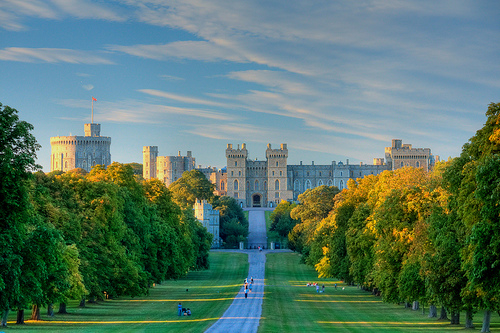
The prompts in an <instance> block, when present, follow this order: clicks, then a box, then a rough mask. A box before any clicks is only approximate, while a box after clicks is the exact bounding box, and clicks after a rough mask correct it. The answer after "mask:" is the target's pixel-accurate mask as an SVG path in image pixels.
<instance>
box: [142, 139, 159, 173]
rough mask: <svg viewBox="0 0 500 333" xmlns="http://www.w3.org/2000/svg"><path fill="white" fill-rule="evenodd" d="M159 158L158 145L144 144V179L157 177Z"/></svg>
mask: <svg viewBox="0 0 500 333" xmlns="http://www.w3.org/2000/svg"><path fill="white" fill-rule="evenodd" d="M157 158H158V147H157V146H144V147H143V148H142V166H143V168H142V177H143V178H144V179H151V178H156V159H157Z"/></svg>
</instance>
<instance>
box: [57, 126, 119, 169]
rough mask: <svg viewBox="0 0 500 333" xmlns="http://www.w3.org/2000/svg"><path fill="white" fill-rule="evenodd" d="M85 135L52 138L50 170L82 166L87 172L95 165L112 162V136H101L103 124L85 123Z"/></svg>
mask: <svg viewBox="0 0 500 333" xmlns="http://www.w3.org/2000/svg"><path fill="white" fill-rule="evenodd" d="M84 130H85V136H76V135H74V136H56V137H51V138H50V146H51V150H52V152H51V155H50V171H55V170H61V171H64V172H66V171H69V170H72V169H75V168H82V169H84V170H86V171H87V172H88V171H90V170H91V169H92V167H93V166H95V165H98V164H100V165H104V166H108V165H110V164H111V153H110V147H111V138H110V137H107V136H101V124H94V123H90V124H85V127H84Z"/></svg>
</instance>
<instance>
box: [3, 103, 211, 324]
mask: <svg viewBox="0 0 500 333" xmlns="http://www.w3.org/2000/svg"><path fill="white" fill-rule="evenodd" d="M17 113H18V112H17V111H16V110H15V109H13V108H10V107H8V106H5V107H3V106H2V105H1V104H0V177H1V182H0V313H1V314H2V324H6V320H7V315H8V312H9V310H17V311H18V322H19V323H22V322H23V320H24V309H27V308H28V307H30V306H33V311H32V318H33V319H37V318H39V314H40V312H39V311H40V307H41V306H48V308H49V313H51V312H52V311H53V310H52V305H53V304H55V303H60V304H61V306H60V312H65V304H66V302H67V301H68V300H69V299H80V300H82V304H81V305H84V304H85V300H90V301H94V300H98V299H104V298H109V297H117V296H121V295H129V296H138V295H142V294H146V293H147V292H148V288H149V287H150V286H151V285H152V284H153V283H161V282H162V281H164V280H165V279H176V278H179V277H181V276H184V275H185V274H186V273H187V272H188V271H189V270H193V269H205V268H208V266H209V261H208V255H209V250H210V247H211V243H212V235H211V234H209V233H208V231H207V230H206V228H204V227H203V226H202V225H201V223H199V222H198V220H196V218H195V217H194V214H193V210H192V207H191V208H189V207H188V206H183V205H182V204H181V198H182V196H181V195H178V194H176V196H175V198H174V196H173V195H172V193H171V191H169V190H168V189H167V188H166V187H165V186H164V184H163V183H162V182H160V181H158V180H151V181H144V180H141V179H140V176H137V175H134V169H133V168H132V166H130V165H123V164H119V163H113V164H112V165H110V166H108V168H107V169H105V168H103V167H100V166H97V167H94V168H93V169H92V171H91V172H90V173H88V174H86V173H85V172H84V171H83V170H81V169H76V170H73V171H72V172H66V173H62V172H52V173H49V174H44V173H43V172H36V171H37V170H38V169H39V168H40V167H39V166H38V165H36V164H35V158H36V151H37V150H38V149H39V145H38V144H37V142H36V140H35V138H34V136H33V135H32V134H31V131H32V130H33V126H32V125H31V124H29V123H27V122H24V121H21V120H20V119H19V117H18V115H17ZM186 193H187V195H191V194H192V193H189V191H188V192H186Z"/></svg>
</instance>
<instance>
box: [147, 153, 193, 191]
mask: <svg viewBox="0 0 500 333" xmlns="http://www.w3.org/2000/svg"><path fill="white" fill-rule="evenodd" d="M142 161H143V163H142V165H143V168H142V176H143V178H144V179H146V180H149V179H152V178H156V179H159V180H161V181H163V182H164V183H165V185H166V186H167V187H168V186H170V184H172V183H173V182H175V181H176V180H177V179H179V178H181V177H182V174H183V173H184V172H185V171H191V170H193V169H194V168H195V158H194V157H193V156H192V154H191V152H190V151H188V152H187V155H186V156H181V152H180V151H179V152H178V154H177V156H158V147H157V146H144V147H143V149H142Z"/></svg>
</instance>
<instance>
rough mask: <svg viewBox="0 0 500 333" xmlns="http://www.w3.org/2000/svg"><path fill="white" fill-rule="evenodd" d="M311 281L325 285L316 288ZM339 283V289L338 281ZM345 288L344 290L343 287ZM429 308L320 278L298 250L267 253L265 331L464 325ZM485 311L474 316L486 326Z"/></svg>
mask: <svg viewBox="0 0 500 333" xmlns="http://www.w3.org/2000/svg"><path fill="white" fill-rule="evenodd" d="M307 282H318V283H319V284H320V286H321V285H323V284H324V285H325V293H320V294H318V293H316V289H315V287H307V286H306V284H307ZM335 283H337V289H335V288H334V284H335ZM342 288H345V289H342ZM427 310H428V309H426V311H425V314H422V311H421V310H418V311H412V310H409V309H405V308H404V307H403V306H398V305H393V304H386V303H382V301H381V299H380V298H379V297H375V296H372V295H371V294H370V293H368V292H366V291H362V290H360V289H358V288H356V287H351V286H346V285H345V284H343V283H341V282H340V281H337V280H335V279H318V278H317V275H316V272H315V271H314V269H312V268H311V267H309V266H306V265H304V264H299V255H298V254H296V253H270V254H267V257H266V287H265V294H264V302H263V308H262V319H261V321H260V326H259V331H258V332H259V333H262V332H423V331H433V332H442V331H463V330H464V328H463V327H464V326H463V325H462V324H463V323H464V320H465V314H462V315H461V325H458V326H456V325H454V326H451V325H450V324H449V321H437V320H436V319H435V318H428V317H427ZM482 316H483V314H482V313H477V314H476V315H475V317H474V319H475V320H474V324H475V326H476V331H477V332H479V330H480V329H481V320H482ZM490 329H491V331H499V330H500V319H499V317H498V316H496V315H495V314H492V321H491V327H490Z"/></svg>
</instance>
